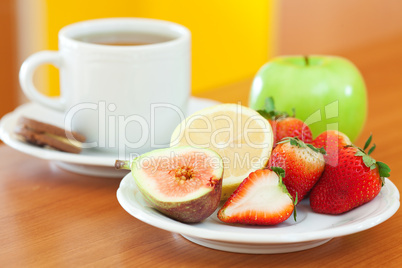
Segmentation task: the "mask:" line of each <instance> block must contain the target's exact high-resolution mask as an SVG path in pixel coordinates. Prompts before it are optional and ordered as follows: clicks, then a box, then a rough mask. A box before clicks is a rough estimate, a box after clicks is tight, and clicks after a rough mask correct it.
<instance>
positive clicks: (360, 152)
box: [355, 150, 367, 156]
mask: <svg viewBox="0 0 402 268" xmlns="http://www.w3.org/2000/svg"><path fill="white" fill-rule="evenodd" d="M365 155H367V154H366V153H365V152H363V151H361V150H357V152H356V153H355V156H365Z"/></svg>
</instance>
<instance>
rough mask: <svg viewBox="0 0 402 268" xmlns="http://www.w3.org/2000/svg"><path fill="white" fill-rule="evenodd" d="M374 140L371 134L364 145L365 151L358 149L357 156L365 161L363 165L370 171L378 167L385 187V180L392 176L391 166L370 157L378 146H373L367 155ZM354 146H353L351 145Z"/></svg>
mask: <svg viewBox="0 0 402 268" xmlns="http://www.w3.org/2000/svg"><path fill="white" fill-rule="evenodd" d="M372 139H373V135H372V134H371V135H370V137H369V138H368V139H367V141H366V143H365V144H364V147H363V149H361V148H358V147H356V148H357V149H358V151H357V152H356V154H355V156H360V157H362V159H363V163H364V165H365V166H366V167H368V168H370V169H375V168H376V167H378V173H379V174H380V178H381V181H382V185H384V178H385V177H389V176H390V174H389V173H390V171H391V169H390V168H389V166H388V165H387V164H385V163H383V162H379V161H376V160H375V159H374V158H372V157H371V156H370V154H371V153H372V152H373V151H374V150H375V148H376V145H375V144H373V146H372V147H371V148H370V149H369V150H368V152H367V153H366V152H365V151H366V150H367V149H368V148H369V147H370V143H371V141H372ZM351 146H353V145H351Z"/></svg>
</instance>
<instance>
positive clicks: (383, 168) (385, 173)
mask: <svg viewBox="0 0 402 268" xmlns="http://www.w3.org/2000/svg"><path fill="white" fill-rule="evenodd" d="M377 166H378V172H379V173H380V177H381V178H384V177H387V178H388V177H389V176H390V174H389V173H390V172H391V169H390V168H389V166H388V165H387V164H385V163H383V162H379V161H377Z"/></svg>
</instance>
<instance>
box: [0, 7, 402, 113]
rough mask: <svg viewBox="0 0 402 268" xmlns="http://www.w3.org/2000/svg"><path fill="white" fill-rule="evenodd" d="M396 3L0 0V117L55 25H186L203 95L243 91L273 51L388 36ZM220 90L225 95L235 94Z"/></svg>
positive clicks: (54, 86)
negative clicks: (138, 20) (144, 21)
mask: <svg viewBox="0 0 402 268" xmlns="http://www.w3.org/2000/svg"><path fill="white" fill-rule="evenodd" d="M400 10H402V1H396V0H385V1H378V0H351V1H338V0H326V1H317V0H303V1H300V0H253V1H241V0H232V1H230V0H219V1H213V0H205V1H184V0H172V1H163V0H142V1H140V0H125V1H124V0H115V1H106V0H97V1H94V0H81V1H79V0H0V29H1V33H2V40H3V42H0V59H1V61H0V81H1V87H0V91H1V97H0V117H1V116H3V115H4V114H6V113H8V112H10V111H12V110H13V109H15V108H16V107H17V106H18V105H20V104H21V103H22V102H25V101H27V100H26V98H25V97H24V96H23V93H22V92H21V88H20V85H19V82H18V72H19V68H20V66H21V64H22V62H23V61H24V60H25V59H26V58H27V57H28V56H29V55H31V54H33V53H34V52H37V51H39V50H44V49H57V32H58V31H59V29H60V28H62V27H63V26H65V25H67V24H70V23H74V22H77V21H81V20H87V19H95V18H103V17H127V16H128V17H133V16H138V17H150V18H157V19H164V20H170V21H174V22H177V23H180V24H183V25H185V26H187V27H188V28H190V30H191V31H192V35H193V46H192V48H193V57H192V59H193V65H192V67H193V69H192V75H193V77H192V82H193V84H192V91H193V94H194V95H197V96H207V95H208V94H207V91H208V90H209V89H213V88H217V87H219V88H221V87H225V86H227V85H230V84H233V83H237V82H240V83H241V86H242V87H244V91H245V92H247V91H248V90H249V88H250V81H251V78H252V77H253V76H254V74H255V73H256V72H257V70H258V69H259V68H260V67H261V66H262V65H263V64H264V63H265V61H267V60H269V59H270V58H271V57H273V56H277V55H284V54H302V55H305V54H334V55H340V56H342V55H344V54H345V52H347V51H351V50H357V51H359V50H360V48H361V47H366V46H370V45H375V44H376V43H381V42H383V40H392V39H393V38H394V37H395V36H400V35H401V34H402V16H400ZM371 57H372V55H365V59H366V60H370V58H371ZM351 60H352V61H353V59H351ZM358 67H359V66H358ZM48 69H51V70H50V72H51V77H50V78H49V75H48V73H49V70H48ZM49 79H50V80H49ZM57 80H58V74H57V70H56V69H55V68H54V67H53V68H50V67H46V68H45V67H41V68H39V70H38V71H37V72H36V75H35V82H36V85H37V87H38V88H40V89H42V91H44V92H45V93H47V94H51V95H57V94H58V91H59V90H58V88H59V86H58V81H57ZM225 92H226V91H225ZM227 94H230V95H231V96H232V95H233V96H232V99H233V101H236V100H237V99H238V97H239V96H236V95H234V94H233V93H232V92H230V91H228V92H227ZM245 94H247V93H245Z"/></svg>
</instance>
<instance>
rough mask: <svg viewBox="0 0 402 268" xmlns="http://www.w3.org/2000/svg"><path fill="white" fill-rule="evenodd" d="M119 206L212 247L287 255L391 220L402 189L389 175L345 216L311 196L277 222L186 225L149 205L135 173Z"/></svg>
mask: <svg viewBox="0 0 402 268" xmlns="http://www.w3.org/2000/svg"><path fill="white" fill-rule="evenodd" d="M117 199H118V201H119V203H120V205H121V206H122V207H123V208H124V209H125V210H126V211H127V212H128V213H129V214H131V215H132V216H134V217H135V218H137V219H139V220H141V221H143V222H145V223H147V224H150V225H152V226H155V227H158V228H160V229H164V230H166V231H170V232H174V233H179V234H181V235H182V236H183V237H185V238H186V239H188V240H190V241H192V242H194V243H196V244H199V245H202V246H205V247H209V248H213V249H218V250H223V251H230V252H238V253H252V254H267V253H285V252H293V251H300V250H305V249H309V248H313V247H316V246H319V245H322V244H324V243H326V242H327V241H329V240H330V239H332V238H334V237H339V236H344V235H349V234H353V233H356V232H360V231H363V230H366V229H369V228H371V227H374V226H376V225H378V224H380V223H382V222H383V221H385V220H387V219H388V218H390V217H391V216H392V215H394V213H395V212H396V211H397V210H398V208H399V192H398V189H397V188H396V187H395V185H394V184H393V183H392V182H391V181H390V180H388V179H386V183H385V185H384V187H383V188H382V190H381V192H380V194H379V195H378V196H377V197H376V198H375V199H374V200H372V201H371V202H369V203H367V204H365V205H363V206H360V207H358V208H356V209H354V210H352V211H349V212H347V213H344V214H341V215H324V214H318V213H314V212H313V211H312V210H311V208H310V206H309V203H308V202H309V201H308V200H303V201H302V202H301V203H299V205H298V206H297V222H295V221H294V220H293V217H291V218H289V219H288V220H287V221H285V222H283V223H281V224H278V225H275V226H270V227H266V226H245V225H233V224H231V225H230V224H225V223H223V222H221V221H219V219H218V218H217V217H216V213H217V211H215V213H214V214H212V215H211V216H210V217H209V218H207V219H206V220H204V221H203V222H201V223H196V224H185V223H181V222H178V221H175V220H172V219H170V218H168V217H166V216H164V215H163V214H161V213H159V212H158V211H156V210H155V209H153V208H152V207H150V206H149V205H148V204H147V203H146V201H145V199H144V198H143V196H142V194H141V193H140V192H139V190H138V188H137V186H136V184H135V182H134V180H133V179H132V177H131V174H127V175H126V176H125V177H124V178H123V180H122V181H121V183H120V187H119V189H118V190H117Z"/></svg>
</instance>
